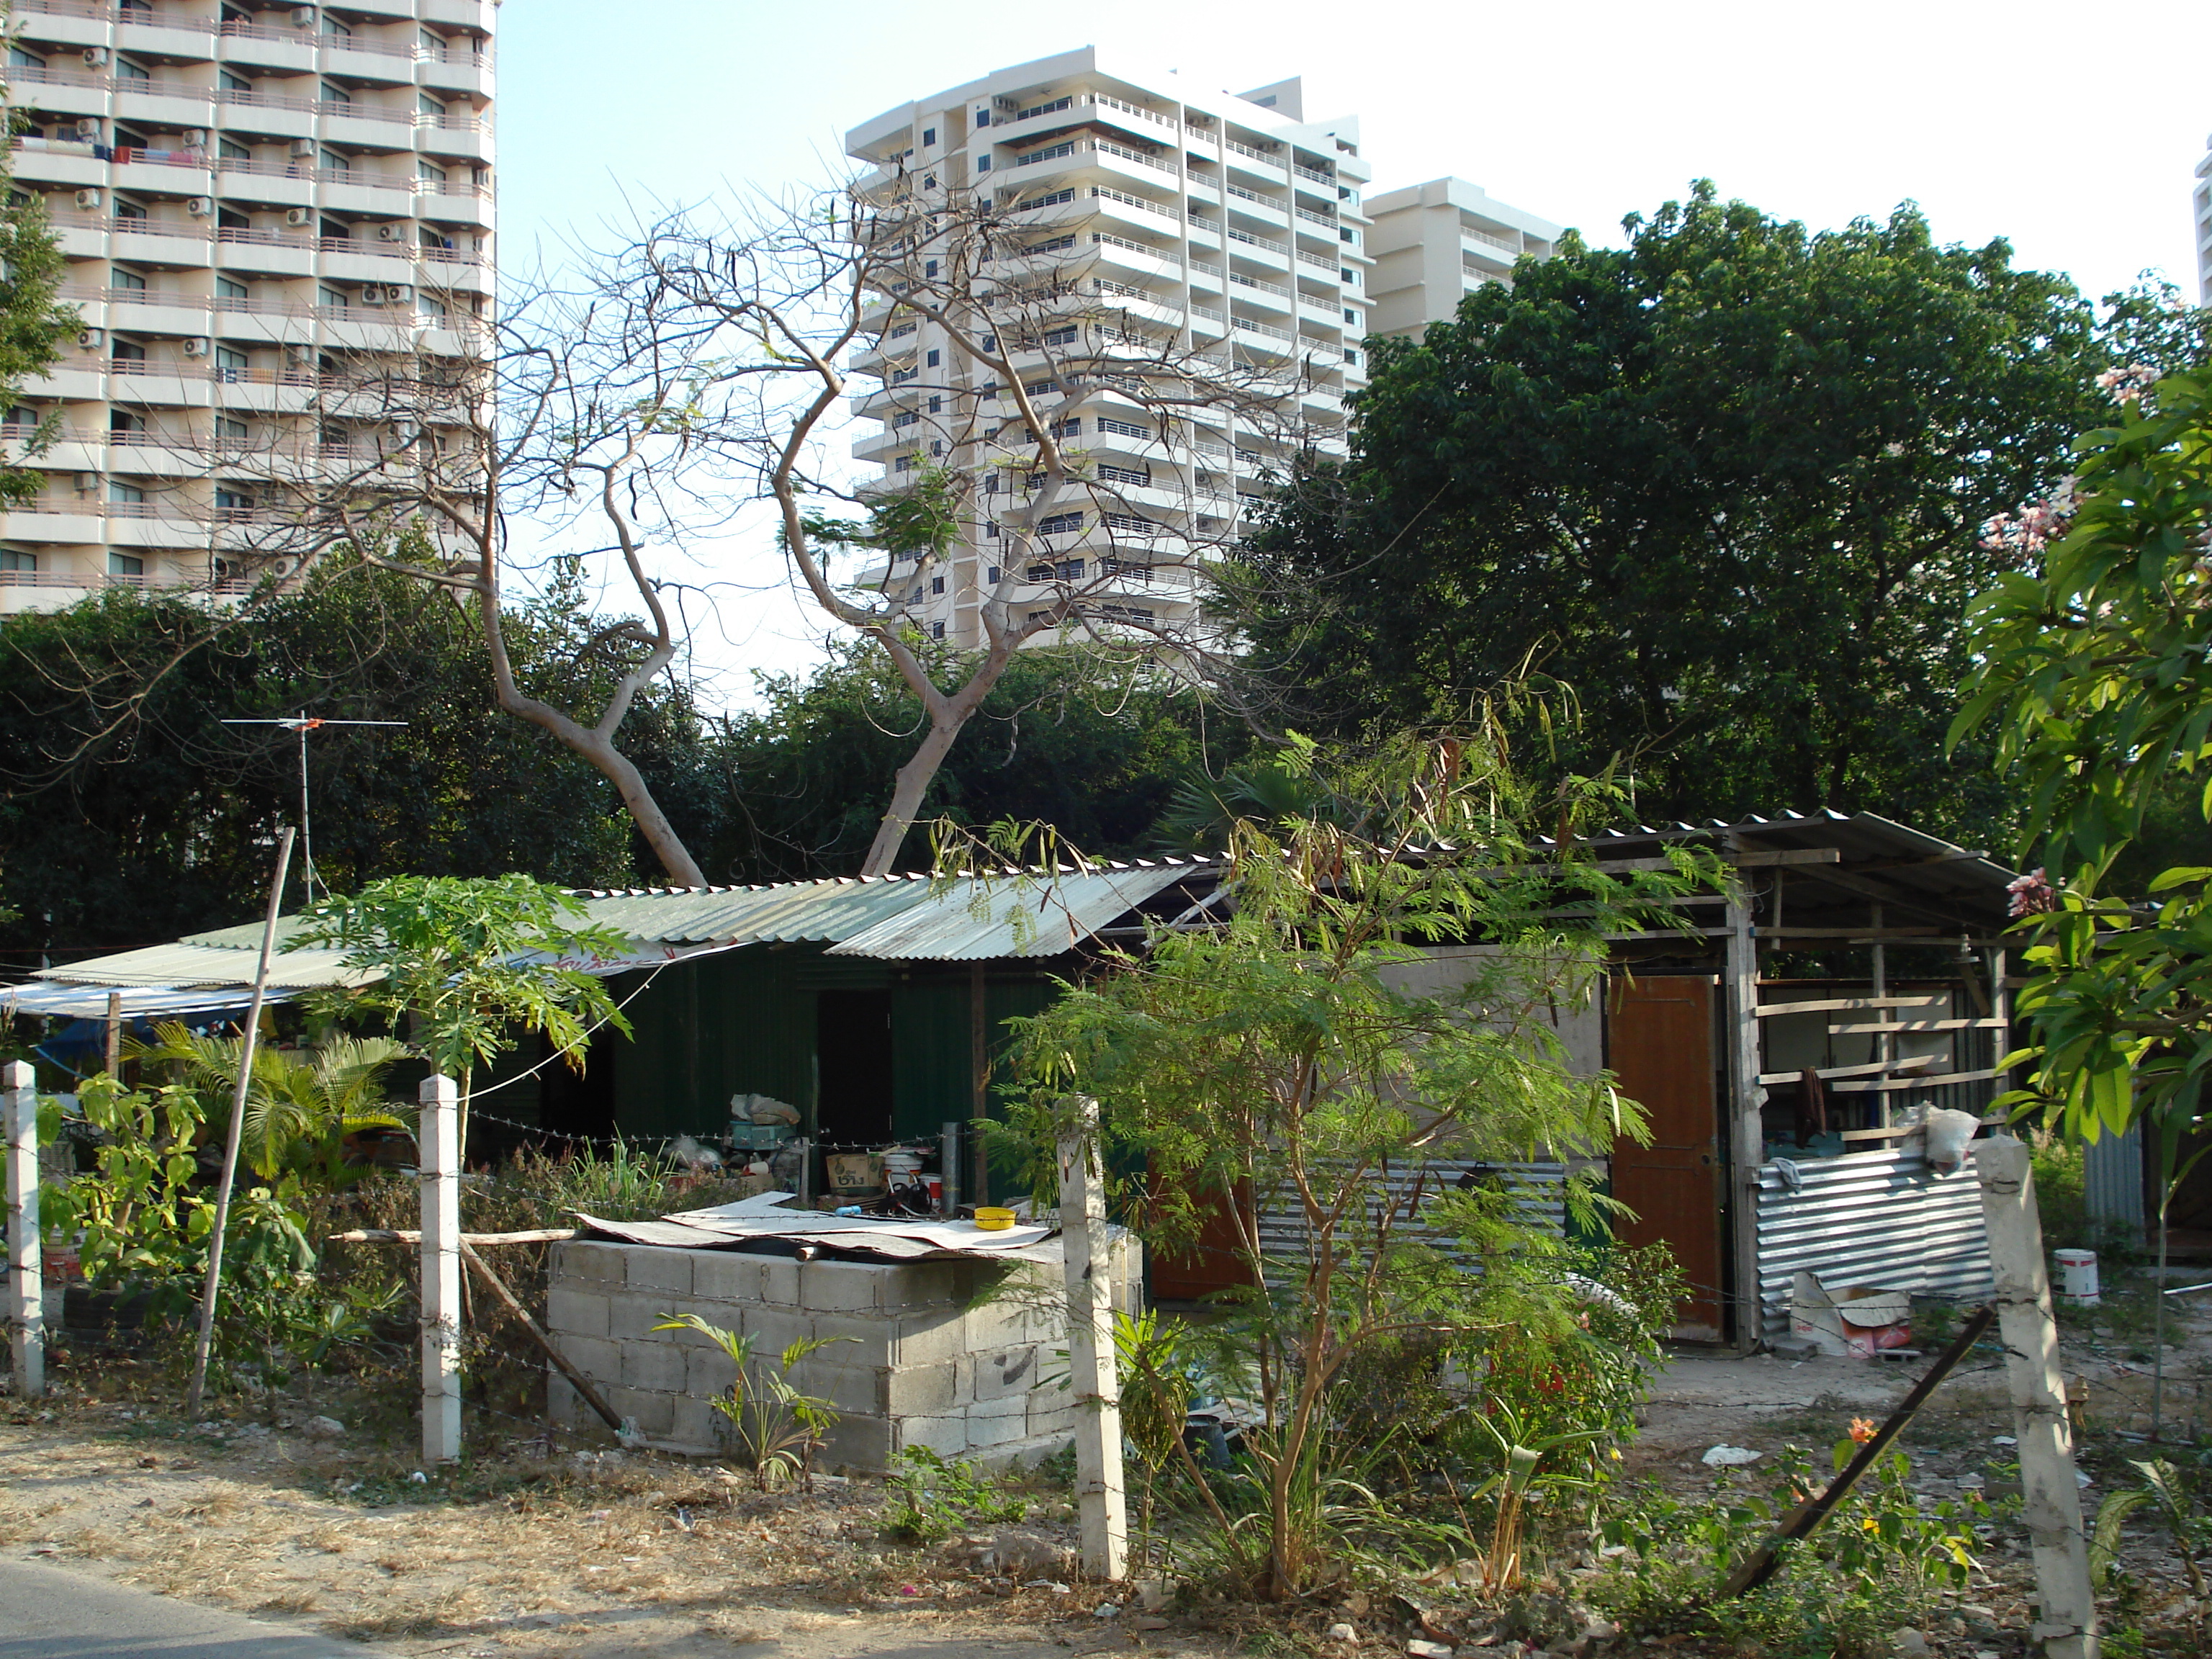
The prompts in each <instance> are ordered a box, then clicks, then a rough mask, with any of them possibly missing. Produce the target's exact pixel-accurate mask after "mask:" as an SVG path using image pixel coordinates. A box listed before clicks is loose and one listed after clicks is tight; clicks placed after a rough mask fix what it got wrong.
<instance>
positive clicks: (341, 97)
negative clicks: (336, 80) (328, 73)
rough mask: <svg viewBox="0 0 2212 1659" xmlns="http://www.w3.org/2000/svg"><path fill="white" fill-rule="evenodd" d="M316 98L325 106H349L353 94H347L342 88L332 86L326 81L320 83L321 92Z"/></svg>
mask: <svg viewBox="0 0 2212 1659" xmlns="http://www.w3.org/2000/svg"><path fill="white" fill-rule="evenodd" d="M317 96H318V100H319V101H320V102H322V103H325V104H350V103H351V102H353V94H351V93H349V92H348V91H347V90H346V89H345V88H343V87H341V86H336V85H333V84H332V83H331V82H328V81H325V82H323V83H322V88H321V90H320V92H319V94H317Z"/></svg>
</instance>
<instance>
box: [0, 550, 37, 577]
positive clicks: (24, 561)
mask: <svg viewBox="0 0 2212 1659" xmlns="http://www.w3.org/2000/svg"><path fill="white" fill-rule="evenodd" d="M37 568H39V556H38V555H37V554H35V553H26V552H24V551H23V550H22V549H21V548H20V547H0V571H4V570H36V569H37Z"/></svg>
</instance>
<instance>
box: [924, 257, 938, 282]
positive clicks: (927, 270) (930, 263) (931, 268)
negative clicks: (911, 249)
mask: <svg viewBox="0 0 2212 1659" xmlns="http://www.w3.org/2000/svg"><path fill="white" fill-rule="evenodd" d="M921 274H922V276H923V278H924V280H927V279H928V278H929V277H932V276H936V275H937V261H936V260H934V259H929V260H925V261H924V262H923V264H922V267H921Z"/></svg>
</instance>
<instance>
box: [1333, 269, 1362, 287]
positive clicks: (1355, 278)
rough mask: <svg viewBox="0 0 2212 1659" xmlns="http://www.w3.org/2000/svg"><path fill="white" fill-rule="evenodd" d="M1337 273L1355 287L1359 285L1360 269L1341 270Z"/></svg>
mask: <svg viewBox="0 0 2212 1659" xmlns="http://www.w3.org/2000/svg"><path fill="white" fill-rule="evenodd" d="M1336 274H1337V275H1338V276H1340V277H1341V278H1342V279H1343V280H1344V281H1346V282H1347V283H1352V284H1353V285H1354V286H1355V287H1356V286H1358V282H1359V273H1358V271H1356V270H1340V271H1338V272H1337V273H1336Z"/></svg>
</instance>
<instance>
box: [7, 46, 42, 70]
mask: <svg viewBox="0 0 2212 1659" xmlns="http://www.w3.org/2000/svg"><path fill="white" fill-rule="evenodd" d="M8 67H9V69H44V68H46V59H45V58H33V56H32V55H31V54H30V53H29V52H25V51H24V50H23V49H22V47H21V46H10V47H9V48H8Z"/></svg>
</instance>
